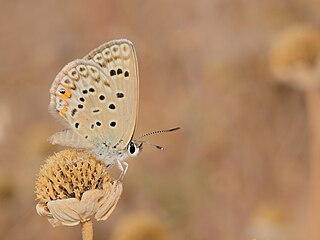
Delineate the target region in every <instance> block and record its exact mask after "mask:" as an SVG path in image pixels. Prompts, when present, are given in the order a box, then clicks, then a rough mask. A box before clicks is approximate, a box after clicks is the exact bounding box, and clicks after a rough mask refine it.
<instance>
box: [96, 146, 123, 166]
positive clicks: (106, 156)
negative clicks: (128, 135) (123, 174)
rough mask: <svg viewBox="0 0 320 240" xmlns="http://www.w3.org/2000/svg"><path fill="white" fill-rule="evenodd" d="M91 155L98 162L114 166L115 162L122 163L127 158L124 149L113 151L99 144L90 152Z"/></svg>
mask: <svg viewBox="0 0 320 240" xmlns="http://www.w3.org/2000/svg"><path fill="white" fill-rule="evenodd" d="M91 151H92V153H93V154H94V155H95V156H96V157H97V158H98V159H99V160H100V161H103V162H105V163H106V164H107V165H108V164H115V163H116V162H117V161H120V162H124V161H125V160H126V159H127V158H128V157H129V154H128V151H127V150H126V149H124V150H119V149H113V148H111V147H110V146H108V145H105V144H101V145H98V146H96V147H95V148H94V149H92V150H91Z"/></svg>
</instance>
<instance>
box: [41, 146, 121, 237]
mask: <svg viewBox="0 0 320 240" xmlns="http://www.w3.org/2000/svg"><path fill="white" fill-rule="evenodd" d="M35 193H36V196H37V200H38V204H37V206H36V209H37V212H38V214H39V215H40V216H44V217H46V218H47V219H48V220H49V222H50V223H51V224H52V226H75V225H78V224H79V223H81V226H82V234H83V239H92V235H93V230H92V219H93V218H95V219H96V220H98V221H101V220H106V219H107V218H108V217H109V216H110V214H111V213H112V212H113V210H114V209H115V207H116V205H117V202H118V200H119V199H120V196H121V193H122V183H121V182H119V181H116V180H114V179H113V178H112V177H111V176H110V174H109V173H108V172H107V171H106V165H105V164H103V163H102V162H100V161H98V160H96V159H95V158H94V157H93V156H92V155H91V154H88V153H86V152H85V151H77V150H64V151H61V152H58V153H56V154H55V155H53V156H51V157H49V158H48V160H47V162H46V164H45V165H43V166H42V168H41V169H40V172H39V174H38V177H37V180H36V187H35Z"/></svg>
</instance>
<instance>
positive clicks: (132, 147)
mask: <svg viewBox="0 0 320 240" xmlns="http://www.w3.org/2000/svg"><path fill="white" fill-rule="evenodd" d="M179 129H180V128H179V127H176V128H172V129H167V130H159V131H153V132H149V133H146V134H144V135H142V136H140V137H138V138H137V139H135V140H132V141H131V142H130V143H129V144H128V154H129V156H131V157H135V156H138V154H139V153H140V152H141V150H142V146H143V144H144V143H146V144H149V145H151V146H154V147H156V148H157V149H159V150H163V149H164V148H163V147H161V146H159V145H156V144H153V143H150V142H147V141H142V140H141V139H142V138H144V137H146V136H150V135H153V134H158V133H165V132H172V131H176V130H179Z"/></svg>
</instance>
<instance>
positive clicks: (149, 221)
mask: <svg viewBox="0 0 320 240" xmlns="http://www.w3.org/2000/svg"><path fill="white" fill-rule="evenodd" d="M112 239H113V240H144V239H152V240H169V239H171V238H170V236H169V233H168V231H167V230H166V228H165V227H164V224H163V223H161V222H160V221H159V220H158V219H157V218H156V217H155V216H154V215H153V214H151V213H148V212H136V213H133V214H131V215H129V216H126V217H125V218H123V220H122V221H121V222H120V224H119V225H118V226H117V228H116V229H115V232H114V234H113V236H112Z"/></svg>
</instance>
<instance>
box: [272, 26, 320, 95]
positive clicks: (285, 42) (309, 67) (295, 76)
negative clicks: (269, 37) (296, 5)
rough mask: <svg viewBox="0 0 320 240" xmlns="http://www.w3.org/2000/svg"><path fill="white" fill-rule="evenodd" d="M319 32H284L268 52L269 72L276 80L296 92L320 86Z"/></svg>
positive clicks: (308, 29)
mask: <svg viewBox="0 0 320 240" xmlns="http://www.w3.org/2000/svg"><path fill="white" fill-rule="evenodd" d="M319 55H320V31H319V30H318V29H317V28H315V27H313V26H310V25H295V26H292V27H290V28H288V29H286V30H285V31H283V32H282V33H281V34H280V35H279V36H278V37H277V38H276V39H275V41H274V43H273V46H272V48H271V52H270V65H271V70H272V72H273V73H274V75H275V76H276V77H277V79H278V80H280V81H282V82H284V83H287V84H289V85H291V86H293V87H296V88H299V89H311V88H313V87H319V86H320V77H319V73H320V58H319Z"/></svg>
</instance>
